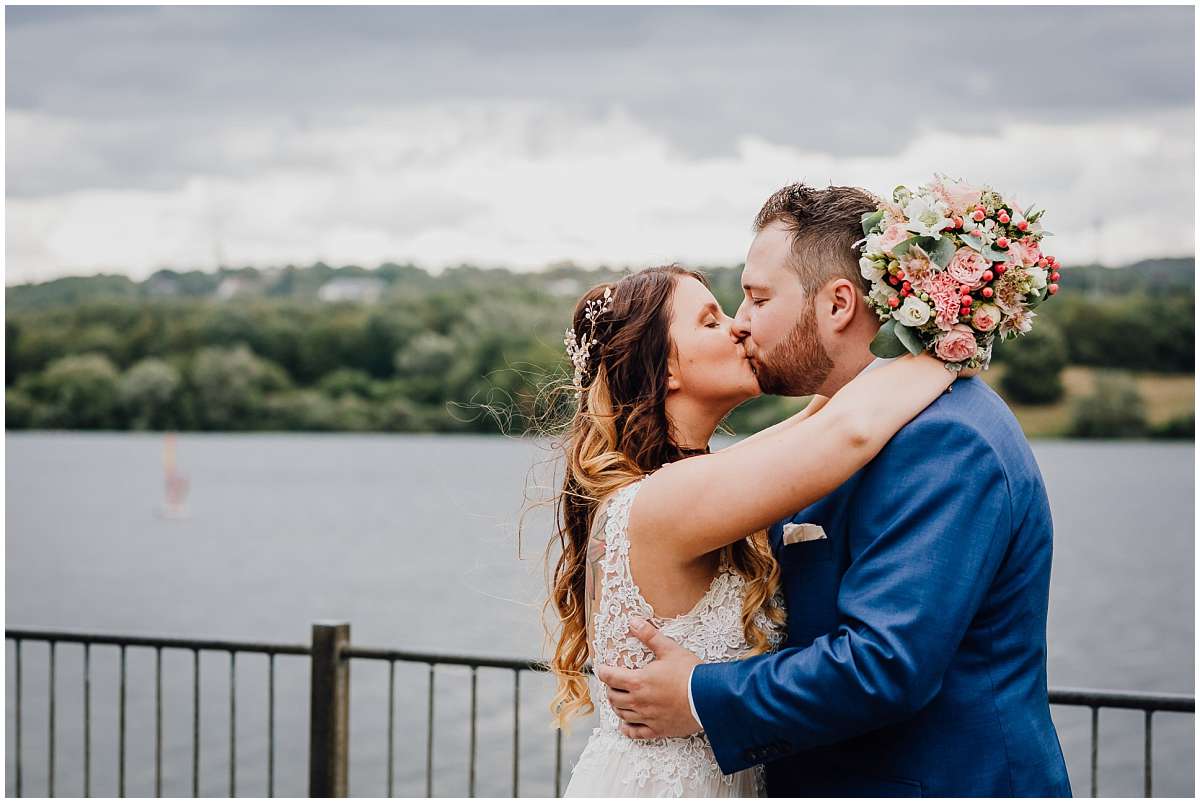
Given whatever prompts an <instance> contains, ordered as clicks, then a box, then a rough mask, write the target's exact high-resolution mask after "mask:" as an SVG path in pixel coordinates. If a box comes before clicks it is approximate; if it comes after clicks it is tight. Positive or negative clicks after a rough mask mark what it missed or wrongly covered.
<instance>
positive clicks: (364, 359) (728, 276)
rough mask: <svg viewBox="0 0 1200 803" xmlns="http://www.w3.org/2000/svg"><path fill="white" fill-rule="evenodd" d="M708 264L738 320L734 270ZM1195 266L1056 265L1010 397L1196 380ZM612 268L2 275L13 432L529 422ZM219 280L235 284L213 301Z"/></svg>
mask: <svg viewBox="0 0 1200 803" xmlns="http://www.w3.org/2000/svg"><path fill="white" fill-rule="evenodd" d="M705 272H706V274H707V275H708V276H709V278H710V280H711V283H712V287H713V291H714V294H715V295H716V296H717V298H718V300H719V301H720V302H721V303H722V305H723V306H724V307H725V309H726V310H727V311H728V312H730V313H732V312H733V310H735V309H736V308H737V305H738V303H740V299H741V290H740V286H739V274H740V267H719V268H713V269H708V270H706V271H705ZM1192 272H1193V262H1192V260H1156V261H1151V262H1146V263H1141V265H1140V266H1137V265H1135V266H1131V267H1129V268H1125V269H1123V270H1120V271H1113V270H1110V269H1106V268H1078V269H1072V268H1067V269H1064V271H1063V282H1062V284H1063V288H1064V291H1063V292H1062V293H1060V294H1059V296H1057V297H1056V298H1055V299H1054V300H1052V301H1051V302H1049V303H1047V304H1044V305H1042V306H1041V307H1040V308H1039V309H1038V312H1039V313H1040V315H1041V320H1039V321H1038V326H1037V328H1036V329H1035V333H1034V335H1036V337H1034V335H1030V336H1029V337H1028V338H1022V339H1018V340H1016V341H1013V342H1010V343H1006V344H1003V345H1002V346H999V347H997V353H996V359H997V361H999V362H1002V363H1003V362H1008V361H1011V362H1014V363H1016V365H1015V366H1014V368H1015V367H1020V370H1019V371H1016V370H1013V371H1010V372H1009V374H1010V375H1011V376H1019V377H1023V378H1025V379H1026V380H1027V381H1026V382H1025V387H1022V386H1021V383H1020V382H1019V381H1017V382H1016V383H1015V384H1013V385H1012V387H1005V388H1004V393H1005V394H1006V395H1007V396H1010V398H1012V399H1013V400H1014V401H1020V402H1024V403H1048V402H1050V401H1054V400H1055V398H1054V393H1053V392H1050V391H1052V390H1053V388H1054V375H1055V371H1056V370H1061V367H1062V366H1064V365H1066V364H1075V365H1088V366H1096V367H1103V368H1112V369H1123V370H1132V371H1153V372H1161V373H1191V371H1192V366H1193V354H1194V346H1193V331H1194V330H1193V317H1192V310H1193V303H1192V291H1191V286H1192V284H1193V282H1192ZM618 275H620V272H618V271H615V270H607V269H600V270H595V271H585V270H582V269H579V268H575V267H573V266H569V265H564V266H558V267H555V268H553V269H550V270H548V271H545V272H540V273H513V272H509V271H505V270H481V269H478V268H473V267H468V266H464V267H460V268H455V269H450V270H447V271H444V272H443V273H441V274H438V275H431V274H429V273H426V272H424V271H421V270H419V269H417V268H414V267H412V266H398V265H385V266H382V267H380V268H378V269H376V270H366V269H362V268H357V267H353V266H351V267H347V268H331V267H329V266H326V265H320V264H318V265H314V266H310V267H308V268H294V267H290V266H289V267H288V268H285V269H281V270H277V271H257V270H255V269H252V268H247V269H239V270H237V271H225V272H224V273H216V274H204V273H200V272H192V273H175V272H171V271H160V272H159V273H157V274H155V275H154V276H152V277H150V278H149V279H147V280H145V281H144V282H133V281H131V280H129V279H127V278H125V277H112V276H99V277H84V278H72V279H63V280H58V281H56V282H48V283H44V284H39V285H25V286H20V287H11V288H7V290H6V299H7V302H8V312H7V317H6V321H5V343H6V348H7V360H6V362H5V389H6V390H5V413H6V425H7V426H8V427H9V428H10V429H23V428H37V429H150V430H166V429H174V430H213V431H216V430H221V431H225V430H330V431H332V430H349V431H391V432H497V431H508V432H521V431H524V430H525V429H526V428H527V427H528V426H529V424H530V419H529V416H530V415H531V413H533V412H534V410H535V409H536V408H537V405H538V400H539V398H541V396H540V393H541V391H542V390H543V389H544V388H545V386H546V385H547V384H548V383H550V382H552V381H555V380H557V381H559V382H561V381H562V380H563V378H565V377H566V376H567V375H568V374H567V368H568V366H567V362H566V359H565V357H564V355H563V347H562V336H563V330H564V329H565V328H566V327H567V325H568V323H569V319H570V313H571V310H572V307H573V305H574V302H575V300H576V299H577V298H578V296H579V295H580V294H581V293H582V292H583V291H584V290H586V289H587V288H588V287H590V286H591V285H592V284H594V283H596V282H599V281H606V280H611V279H612V278H614V277H616V276H618ZM231 276H232V277H237V278H238V279H239V282H240V283H239V285H238V292H236V293H234V294H232V296H231V297H227V298H222V297H220V296H219V295H218V294H217V291H218V288H219V287H220V286H221V282H222V281H224V280H225V279H227V278H230V277H231ZM346 277H355V278H360V279H361V278H367V279H373V280H375V281H377V282H378V283H379V285H380V289H381V295H380V298H379V300H378V301H377V302H375V303H370V304H365V303H353V302H332V303H331V302H322V301H320V300H318V298H317V293H318V291H319V289H320V288H321V287H322V286H323V285H324V284H325V283H327V282H329V281H331V280H334V279H338V278H346ZM1047 343H1049V344H1050V345H1049V346H1047ZM1023 358H1027V359H1025V361H1024V362H1022V359H1023ZM1056 366H1057V368H1055V367H1056ZM1051 369H1055V370H1051ZM1047 389H1049V391H1048V390H1047ZM796 408H797V403H796V402H795V401H793V400H784V399H771V398H764V399H758V400H755V401H753V402H751V403H749V404H747V405H744V406H743V407H741V408H739V409H738V410H737V411H735V412H734V414H733V415H732V416H731V417H730V420H729V425H730V427H731V428H732V429H733V430H735V431H749V430H752V429H756V428H758V427H761V426H764V425H766V424H769V423H772V422H773V421H775V420H779V419H780V418H781V417H783V416H784V415H787V414H788V413H789V412H791V411H792V410H794V409H796Z"/></svg>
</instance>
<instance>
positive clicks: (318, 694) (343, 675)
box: [4, 622, 1196, 797]
mask: <svg viewBox="0 0 1200 803" xmlns="http://www.w3.org/2000/svg"><path fill="white" fill-rule="evenodd" d="M4 637H5V640H6V641H12V642H14V649H15V656H14V657H15V661H14V664H15V667H14V669H15V671H14V674H15V681H16V683H15V686H16V689H15V698H16V699H15V705H14V707H13V709H12V710H13V712H14V716H15V734H14V735H15V740H14V749H15V779H14V780H15V792H16V796H17V797H21V796H22V795H23V793H24V788H23V781H24V779H23V776H22V757H23V744H22V717H23V711H22V660H21V645H22V644H23V643H24V642H29V641H34V642H46V643H48V645H49V662H48V672H49V694H48V711H47V717H48V734H49V736H48V744H47V770H48V774H47V787H48V788H47V796H48V797H53V796H54V792H55V790H54V781H55V745H56V739H55V725H56V722H57V710H56V706H55V703H56V700H55V672H56V660H55V647H56V645H58V644H62V643H70V644H81V645H83V674H82V677H83V756H82V760H83V793H84V796H85V797H90V796H91V665H90V651H91V647H92V646H94V645H111V646H115V647H117V648H118V649H119V651H120V676H119V681H120V682H119V704H118V724H117V744H118V752H117V762H118V766H117V790H118V796H120V797H124V796H125V743H126V723H125V710H126V703H127V699H126V698H127V694H126V650H127V649H128V648H147V649H153V650H154V655H155V663H154V667H155V707H154V712H155V715H154V719H155V750H154V793H155V796H156V797H161V796H162V754H163V738H162V737H163V728H162V711H163V695H162V653H163V650H184V651H190V652H191V654H192V745H191V746H192V778H191V786H192V796H193V797H199V792H200V654H201V652H204V651H210V652H223V653H227V654H228V655H229V776H228V781H229V797H236V795H237V760H236V759H237V756H236V748H237V719H236V712H237V671H236V670H237V656H238V654H240V653H251V654H261V655H266V656H267V659H268V673H267V796H268V797H274V795H275V657H276V656H277V655H293V656H295V655H299V656H308V658H309V660H310V664H311V678H310V683H309V695H310V709H309V728H308V730H309V734H308V735H309V756H308V776H309V781H308V793H309V796H310V797H345V796H346V795H347V794H348V791H349V785H348V774H349V759H350V744H349V742H350V738H349V712H350V703H349V700H350V661H351V660H353V659H359V660H368V661H386V662H387V664H388V720H387V722H388V725H387V746H388V757H387V795H388V797H392V796H394V793H395V749H394V748H395V669H396V664H397V663H398V662H400V663H410V664H411V663H415V664H424V665H426V666H427V667H428V682H427V706H426V727H425V738H426V748H425V795H426V796H427V797H432V796H433V791H434V789H433V775H434V774H433V748H434V739H433V737H434V722H435V718H434V710H435V709H434V699H435V695H434V691H435V684H436V669H437V667H438V666H457V667H466V668H468V669H470V673H471V674H470V722H469V727H470V735H469V742H468V751H467V790H468V795H469V796H470V797H474V796H475V792H476V760H477V752H478V751H477V748H478V722H477V720H478V671H479V670H480V669H500V670H507V671H511V672H512V673H513V686H512V693H513V704H512V705H513V708H512V710H513V762H512V796H513V797H517V796H518V795H519V793H520V735H521V731H520V704H521V675H522V673H525V672H537V673H541V672H545V671H546V670H547V668H546V666H545V665H544V664H542V663H539V662H536V661H530V660H515V659H501V658H484V657H479V656H469V655H443V654H436V653H426V652H412V651H406V650H392V649H376V648H370V647H355V646H352V645H351V643H350V625H349V624H347V623H342V622H338V623H325V622H317V623H314V624H313V625H312V641H311V643H310V644H268V643H262V642H252V641H228V640H215V639H184V638H169V637H164V638H159V637H146V636H119V635H111V634H98V633H82V632H69V631H58V630H45V629H30V628H6V629H5V631H4ZM1050 704H1051V705H1061V706H1075V707H1086V708H1090V709H1091V714H1092V716H1091V795H1092V797H1096V796H1098V794H1099V737H1100V709H1102V708H1111V709H1134V710H1140V711H1143V712H1144V713H1145V720H1144V723H1145V724H1144V730H1145V752H1144V764H1145V766H1144V791H1145V796H1146V797H1150V796H1151V795H1152V792H1153V749H1152V738H1151V737H1152V717H1153V715H1154V714H1155V713H1156V712H1160V711H1162V712H1185V713H1193V714H1194V713H1195V710H1196V704H1195V697H1194V696H1192V695H1182V694H1148V693H1140V692H1116V691H1101V690H1095V689H1051V690H1050ZM562 751H563V745H562V732H561V731H555V745H554V794H555V796H556V797H558V796H559V795H560V794H561V791H562V789H561V777H562Z"/></svg>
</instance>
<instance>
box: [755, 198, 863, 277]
mask: <svg viewBox="0 0 1200 803" xmlns="http://www.w3.org/2000/svg"><path fill="white" fill-rule="evenodd" d="M878 204H879V200H878V199H877V198H875V197H874V196H873V195H871V194H870V193H869V192H867V191H866V190H862V189H859V188H858V187H826V188H824V189H817V188H815V187H810V186H808V185H806V184H789V185H787V186H786V187H783V188H782V189H780V190H777V191H776V192H775V193H774V194H773V195H772V196H771V197H770V198H768V199H767V202H766V203H764V204H763V207H762V209H760V210H759V212H758V216H757V217H755V218H754V231H755V233H758V232H760V231H762V230H763V229H765V228H766V227H767V226H769V225H771V224H772V223H774V222H775V221H780V222H782V223H783V224H784V226H786V227H787V229H788V230H790V231H791V233H792V254H791V259H790V263H791V267H792V269H793V270H794V271H796V275H797V276H798V277H799V278H800V286H801V287H802V288H803V289H804V292H805V293H814V292H816V291H817V290H819V289H820V288H821V287H823V286H824V285H825V283H826V282H828V281H829V280H831V279H835V278H845V279H849V280H850V281H852V282H854V283H855V284H856V285H857V286H858V287H860V288H861V289H862V291H863V292H864V293H866V292H869V291H870V289H871V286H870V283H869V282H867V280H866V279H864V278H863V276H862V272H861V271H860V270H859V268H858V257H859V254H858V250H857V249H856V248H854V243H856V242H857V241H858V240H861V239H862V236H863V234H862V216H863V214H865V213H867V212H873V211H875V209H876V207H877V206H878Z"/></svg>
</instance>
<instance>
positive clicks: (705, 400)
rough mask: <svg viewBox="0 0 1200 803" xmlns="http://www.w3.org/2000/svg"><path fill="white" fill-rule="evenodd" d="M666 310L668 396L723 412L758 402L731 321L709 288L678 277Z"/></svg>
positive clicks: (754, 381) (755, 386) (752, 377)
mask: <svg viewBox="0 0 1200 803" xmlns="http://www.w3.org/2000/svg"><path fill="white" fill-rule="evenodd" d="M671 306H672V311H671V325H670V330H669V331H670V337H671V342H672V343H673V344H674V346H675V353H674V354H673V355H672V357H671V359H670V373H671V375H670V379H669V380H668V387H669V389H670V390H671V392H673V393H678V394H681V395H684V396H688V397H691V398H692V399H693V400H695V401H696V402H698V403H700V404H702V405H704V406H706V407H725V408H727V410H732V409H733V408H734V407H736V406H737V405H739V404H741V403H742V402H744V401H746V400H747V399H751V398H754V397H755V396H757V395H758V394H759V392H760V391H759V388H758V378H757V377H756V376H755V375H754V371H753V369H752V368H751V366H750V360H749V359H748V358H747V357H746V349H745V348H744V347H743V346H742V344H741V342H740V341H739V338H738V336H737V334H736V333H735V332H734V329H733V319H732V318H730V317H729V316H728V315H726V314H725V313H724V312H722V311H721V306H720V305H719V304H718V303H717V299H716V298H714V297H713V294H712V293H711V292H709V290H708V288H707V287H705V286H704V285H703V284H701V283H700V282H698V281H697V280H695V279H693V278H692V277H690V276H681V277H679V279H678V281H677V282H676V284H675V295H674V297H673V298H672V302H671Z"/></svg>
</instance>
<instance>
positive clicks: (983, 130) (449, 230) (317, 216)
mask: <svg viewBox="0 0 1200 803" xmlns="http://www.w3.org/2000/svg"><path fill="white" fill-rule="evenodd" d="M6 11H7V30H6V54H7V55H6V61H7V63H6V68H7V110H6V111H7V134H8V136H7V142H6V162H7V198H6V202H7V205H6V212H5V214H6V222H7V231H8V237H7V242H6V259H7V273H6V283H7V284H14V283H18V282H22V281H32V280H42V279H46V278H52V277H55V276H61V275H69V274H85V273H96V272H101V271H104V272H122V273H128V274H130V275H132V276H134V277H137V278H141V277H144V276H146V275H148V274H149V273H151V272H152V271H153V270H155V269H157V268H160V267H174V268H177V269H190V268H200V269H205V270H211V269H213V268H215V267H216V266H217V265H218V264H226V265H238V266H240V265H244V264H254V265H259V266H268V265H281V264H285V263H288V262H292V263H297V264H307V263H310V262H312V261H315V260H317V259H321V260H324V261H326V262H329V263H331V264H349V263H355V264H361V265H366V266H374V265H377V264H378V263H380V262H383V261H387V260H392V261H408V260H411V261H415V262H416V263H417V264H420V265H423V266H425V267H428V268H431V269H435V270H436V269H438V268H440V267H443V266H445V265H448V264H456V263H458V262H462V261H468V262H472V263H476V264H482V265H507V266H510V267H517V268H538V267H542V266H544V265H546V264H548V263H551V262H555V261H559V260H567V259H570V260H574V261H575V262H578V263H581V264H586V265H592V264H600V263H606V264H614V265H633V266H639V265H648V264H653V263H657V262H662V261H667V260H673V259H678V260H681V261H685V262H688V263H691V264H734V263H737V262H739V261H741V260H742V258H743V257H744V255H745V251H746V247H747V245H748V243H749V239H750V236H751V235H750V229H749V226H750V222H751V220H752V219H753V216H754V213H755V212H756V211H757V210H758V207H759V205H760V204H761V202H762V201H763V200H764V199H765V197H766V196H767V195H768V194H770V192H771V191H772V190H774V189H776V188H777V187H779V186H781V185H782V184H785V183H787V182H789V181H794V180H804V181H808V182H810V183H814V184H820V185H824V184H828V183H831V182H832V183H837V184H856V185H860V186H864V187H867V188H868V189H871V190H873V191H875V192H880V193H887V192H889V191H890V189H891V187H892V186H894V185H895V184H897V183H908V184H911V185H915V184H918V183H921V182H922V181H924V180H927V179H928V178H930V177H931V176H932V174H933V173H934V172H943V173H947V174H950V175H955V176H963V177H965V178H968V179H970V180H973V181H975V182H980V183H990V184H991V185H992V186H994V187H995V188H996V189H999V190H1001V191H1002V192H1005V193H1008V194H1010V195H1012V196H1015V197H1016V199H1017V200H1018V201H1019V202H1020V203H1022V204H1027V203H1030V202H1036V203H1037V204H1038V205H1039V206H1044V207H1046V208H1048V210H1049V211H1048V213H1047V215H1046V217H1045V223H1046V226H1047V228H1049V229H1050V230H1051V231H1053V232H1055V235H1056V236H1055V237H1054V238H1052V239H1051V240H1049V241H1048V245H1049V246H1050V247H1049V250H1050V251H1052V252H1053V253H1055V254H1057V255H1058V256H1060V258H1063V259H1064V260H1066V261H1072V260H1093V259H1099V260H1101V261H1104V262H1107V263H1109V264H1120V263H1124V262H1128V261H1132V260H1135V259H1138V258H1142V257H1144V256H1159V255H1191V254H1192V253H1193V239H1194V233H1193V219H1194V218H1193V209H1194V186H1193V180H1194V165H1195V154H1194V110H1193V98H1194V66H1193V65H1194V38H1193V31H1194V26H1193V15H1194V10H1193V9H1192V8H1191V7H1158V8H1149V7H1141V8H1115V7H1093V8H1088V7H1058V8H1051V7H1042V8H1038V7H1018V6H1008V7H975V8H971V7H952V6H951V7H948V6H941V7H917V8H900V7H896V8H879V7H874V8H869V7H857V8H856V7H845V8H821V7H795V8H786V7H767V8H754V9H746V8H713V7H707V8H683V7H661V8H635V7H612V8H545V7H524V8H497V7H490V8H462V7H459V8H419V7H408V8H406V7H394V8H386V7H360V8H344V7H341V8H337V7H334V8H330V7H326V8H315V7H257V8H237V7H207V8H201V7H192V8H186V7H165V8H148V7H124V8H98V7H72V8H48V7H40V8H39V7H21V6H9V7H8V8H7V10H6Z"/></svg>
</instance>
